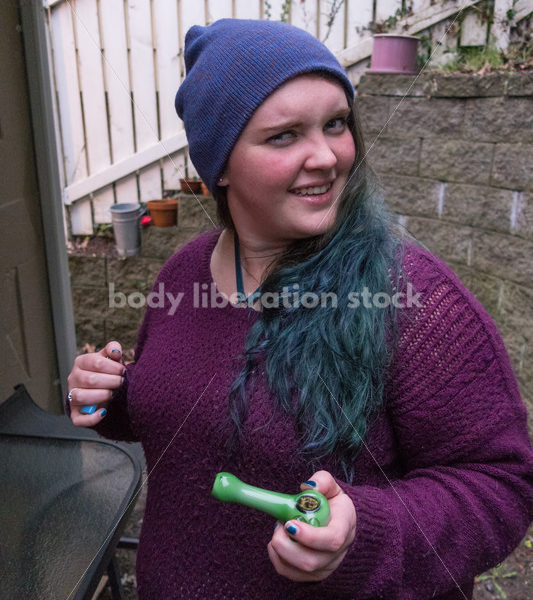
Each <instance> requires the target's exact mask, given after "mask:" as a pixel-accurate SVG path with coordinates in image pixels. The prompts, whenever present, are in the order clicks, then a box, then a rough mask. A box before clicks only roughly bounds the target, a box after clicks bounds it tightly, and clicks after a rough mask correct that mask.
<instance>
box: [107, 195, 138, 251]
mask: <svg viewBox="0 0 533 600" xmlns="http://www.w3.org/2000/svg"><path fill="white" fill-rule="evenodd" d="M110 210H111V221H112V223H113V232H114V234H115V243H116V246H117V252H118V254H119V256H121V257H123V258H125V257H126V256H135V255H136V254H139V251H140V249H141V206H140V204H134V203H129V202H125V203H121V204H113V206H112V207H111V208H110Z"/></svg>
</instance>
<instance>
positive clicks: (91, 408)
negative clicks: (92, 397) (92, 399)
mask: <svg viewBox="0 0 533 600" xmlns="http://www.w3.org/2000/svg"><path fill="white" fill-rule="evenodd" d="M95 411H96V404H88V405H86V406H82V408H80V413H81V414H82V415H92V414H93V413H94V412H95Z"/></svg>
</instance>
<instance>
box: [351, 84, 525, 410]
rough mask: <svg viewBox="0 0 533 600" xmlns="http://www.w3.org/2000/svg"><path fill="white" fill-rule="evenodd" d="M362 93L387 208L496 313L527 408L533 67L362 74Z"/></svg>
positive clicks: (366, 126) (363, 112) (367, 135)
mask: <svg viewBox="0 0 533 600" xmlns="http://www.w3.org/2000/svg"><path fill="white" fill-rule="evenodd" d="M358 95H359V105H360V112H361V117H362V122H363V124H364V131H365V140H366V144H367V152H368V159H369V161H370V163H371V164H372V166H373V167H374V169H375V171H376V172H377V173H378V175H379V176H380V179H381V181H382V185H383V190H384V193H385V196H386V198H387V202H388V204H389V206H390V207H391V208H392V209H393V210H394V211H395V212H396V213H398V214H399V215H400V222H401V223H402V224H403V225H404V226H405V227H406V228H407V229H408V230H409V231H410V232H411V233H412V234H413V235H415V237H417V238H418V239H419V240H420V241H422V242H423V243H424V244H425V245H426V246H427V247H428V248H429V249H430V250H431V251H432V252H434V253H435V254H437V255H438V256H440V257H441V258H443V259H444V260H445V261H446V262H447V263H448V264H449V265H450V266H451V267H452V268H453V269H454V271H455V272H456V273H457V274H458V275H459V277H460V278H461V279H462V280H463V282H464V283H465V285H466V286H467V287H468V288H469V289H470V290H471V291H472V292H473V293H474V294H475V295H476V297H477V298H478V299H479V300H480V302H481V303H482V304H483V305H484V307H485V308H486V310H487V311H488V312H489V314H490V315H491V316H492V318H493V319H494V321H495V322H496V324H497V326H498V328H499V329H500V332H501V333H502V336H503V338H504V341H505V344H506V346H507V349H508V352H509V355H510V357H511V360H512V363H513V367H514V370H515V373H516V375H517V377H518V379H519V382H520V385H521V389H522V393H523V396H524V398H525V399H526V400H527V401H528V403H529V405H530V407H532V408H533V73H532V72H529V73H527V72H525V73H504V72H502V73H492V74H488V75H485V76H482V77H481V76H477V75H464V74H454V75H444V74H438V73H431V72H430V73H427V74H422V75H421V76H420V77H418V78H415V77H409V76H401V75H374V74H367V75H365V76H364V77H363V78H362V79H361V81H360V83H359V86H358Z"/></svg>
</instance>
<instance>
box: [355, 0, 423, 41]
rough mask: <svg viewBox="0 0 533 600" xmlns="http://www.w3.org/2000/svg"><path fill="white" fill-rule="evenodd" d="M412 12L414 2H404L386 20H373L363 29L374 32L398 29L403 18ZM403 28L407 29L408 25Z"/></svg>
mask: <svg viewBox="0 0 533 600" xmlns="http://www.w3.org/2000/svg"><path fill="white" fill-rule="evenodd" d="M412 14H413V2H412V0H411V1H409V2H405V3H402V6H401V8H398V9H396V12H395V13H394V14H393V15H391V16H390V17H387V18H386V19H385V20H384V21H371V22H370V24H369V25H368V27H364V28H363V29H368V30H369V31H371V32H372V33H387V32H388V31H391V29H396V27H397V26H398V23H399V22H400V20H401V19H403V18H404V17H410V16H411V15H412ZM403 29H407V26H406V25H404V26H403Z"/></svg>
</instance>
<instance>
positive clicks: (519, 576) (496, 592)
mask: <svg viewBox="0 0 533 600" xmlns="http://www.w3.org/2000/svg"><path fill="white" fill-rule="evenodd" d="M143 480H144V475H143ZM145 501H146V486H145V487H143V489H142V490H141V493H140V494H139V498H138V500H137V504H136V506H135V508H134V510H133V512H132V514H131V515H130V518H129V520H128V523H127V525H126V530H125V532H124V534H123V535H125V536H128V537H138V536H139V533H140V530H141V524H142V517H143V513H144V505H145ZM135 556H136V553H135V551H134V550H117V552H116V558H117V563H118V568H119V573H120V574H121V581H122V586H123V589H124V598H125V600H137V590H136V579H135ZM476 581H477V583H476V587H475V589H474V600H528V598H533V526H532V527H531V528H530V529H529V531H528V534H527V535H526V537H525V538H524V539H523V540H522V543H521V544H520V546H519V547H518V548H517V549H516V550H515V552H513V554H511V556H509V558H507V560H505V561H504V562H503V563H501V564H500V565H499V566H498V567H495V568H494V569H491V570H490V571H487V572H486V573H484V574H483V575H480V576H479V577H477V578H476ZM98 598H99V600H112V596H111V591H110V589H109V586H107V587H106V588H105V589H104V590H103V591H102V593H101V594H100V595H99V596H98ZM165 600H170V599H165ZM206 600H208V599H206Z"/></svg>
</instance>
